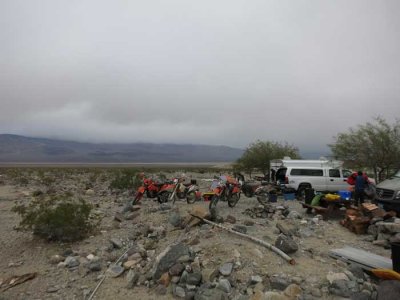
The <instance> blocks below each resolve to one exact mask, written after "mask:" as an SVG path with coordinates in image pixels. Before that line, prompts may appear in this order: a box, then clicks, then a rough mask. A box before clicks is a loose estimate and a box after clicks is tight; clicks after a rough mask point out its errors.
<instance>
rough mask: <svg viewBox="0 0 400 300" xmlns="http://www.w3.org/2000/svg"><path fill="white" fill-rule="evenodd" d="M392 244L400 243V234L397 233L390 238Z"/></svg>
mask: <svg viewBox="0 0 400 300" xmlns="http://www.w3.org/2000/svg"><path fill="white" fill-rule="evenodd" d="M390 242H391V243H400V233H396V234H395V235H394V236H392V237H391V238H390Z"/></svg>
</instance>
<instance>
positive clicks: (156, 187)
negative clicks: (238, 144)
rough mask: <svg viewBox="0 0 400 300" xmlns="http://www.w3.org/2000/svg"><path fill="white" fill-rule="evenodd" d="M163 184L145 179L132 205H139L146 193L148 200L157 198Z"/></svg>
mask: <svg viewBox="0 0 400 300" xmlns="http://www.w3.org/2000/svg"><path fill="white" fill-rule="evenodd" d="M162 186H163V183H156V182H155V181H154V180H153V179H151V178H143V184H142V185H141V186H140V187H139V188H138V189H137V191H136V193H135V197H134V199H133V201H132V205H135V204H137V203H139V201H140V200H141V199H142V198H143V195H144V194H145V193H146V196H147V198H156V197H157V195H158V193H159V191H160V189H161V187H162Z"/></svg>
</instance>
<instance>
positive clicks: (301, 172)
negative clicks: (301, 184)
mask: <svg viewBox="0 0 400 300" xmlns="http://www.w3.org/2000/svg"><path fill="white" fill-rule="evenodd" d="M290 175H293V176H323V175H324V172H323V171H322V169H292V171H290Z"/></svg>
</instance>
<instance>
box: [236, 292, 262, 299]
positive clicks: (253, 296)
mask: <svg viewBox="0 0 400 300" xmlns="http://www.w3.org/2000/svg"><path fill="white" fill-rule="evenodd" d="M239 299H240V298H239ZM245 299H248V298H243V300H245ZM263 299H264V293H263V292H262V291H255V292H254V294H253V295H251V297H250V299H249V300H263Z"/></svg>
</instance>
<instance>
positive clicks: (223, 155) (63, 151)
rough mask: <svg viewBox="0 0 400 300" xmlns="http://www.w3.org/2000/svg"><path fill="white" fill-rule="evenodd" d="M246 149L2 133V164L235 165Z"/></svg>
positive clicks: (0, 158) (0, 140)
mask: <svg viewBox="0 0 400 300" xmlns="http://www.w3.org/2000/svg"><path fill="white" fill-rule="evenodd" d="M243 151H244V150H243V149H238V148H232V147H227V146H212V145H192V144H185V145H180V144H152V143H129V144H106V143H104V144H95V143H81V142H73V141H63V140H55V139H45V138H31V137H25V136H20V135H13V134H0V162H3V163H4V162H15V163H174V162H176V163H179V162H187V163H195V162H199V163H200V162H232V161H234V160H236V159H238V158H239V157H240V156H241V155H242V153H243Z"/></svg>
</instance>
